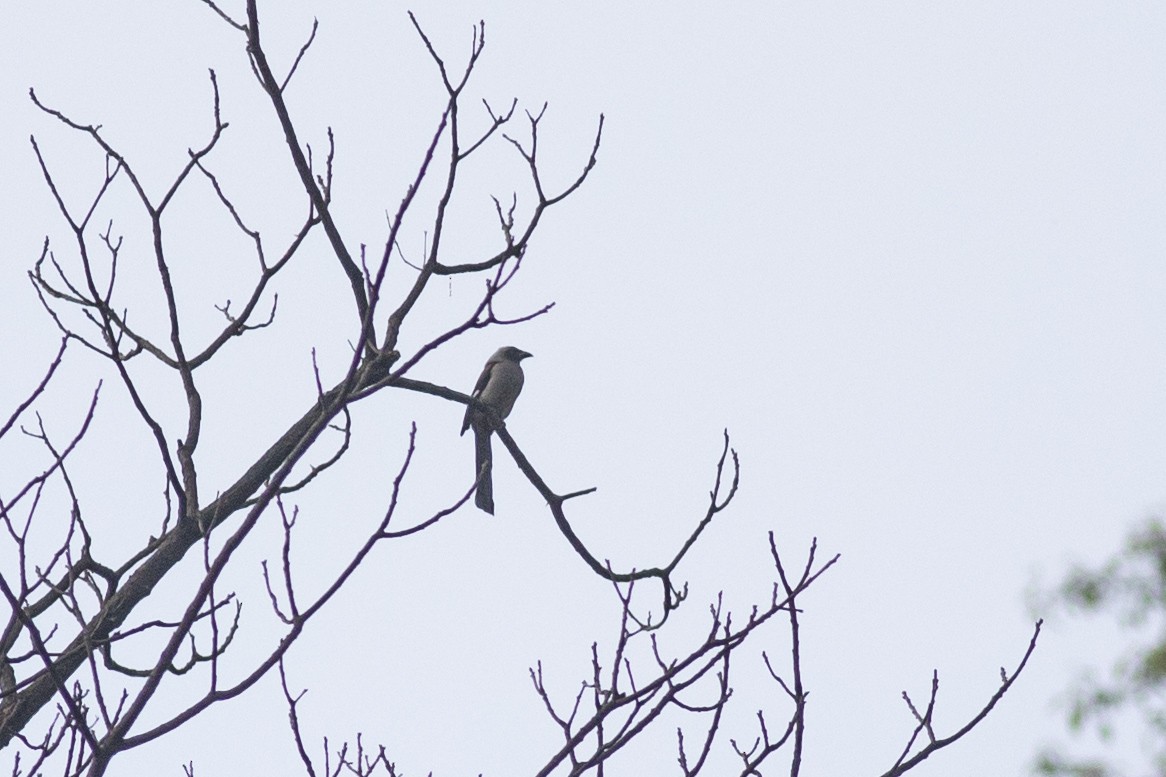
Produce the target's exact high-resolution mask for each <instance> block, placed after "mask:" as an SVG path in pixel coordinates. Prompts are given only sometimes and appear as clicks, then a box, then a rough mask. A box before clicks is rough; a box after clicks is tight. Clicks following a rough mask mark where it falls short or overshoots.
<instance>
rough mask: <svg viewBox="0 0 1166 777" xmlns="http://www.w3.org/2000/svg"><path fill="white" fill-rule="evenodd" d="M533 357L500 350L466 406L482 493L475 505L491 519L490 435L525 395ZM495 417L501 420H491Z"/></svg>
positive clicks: (465, 426)
mask: <svg viewBox="0 0 1166 777" xmlns="http://www.w3.org/2000/svg"><path fill="white" fill-rule="evenodd" d="M529 357H530V354H529V353H527V352H526V351H523V350H521V349H519V348H515V347H514V346H513V345H508V346H505V347H503V348H499V349H498V350H497V351H495V352H494V355H493V356H491V357H490V358H489V359H488V360H487V361H486V366H485V367H484V368H483V369H482V374H481V375H480V376H479V377H478V382H477V384H475V385H474V391H473V393H472V394H470V396H471V397H472V398H473V399H475V400H476V402H475V403H471V404H469V405H467V406H466V417H465V420H463V421H462V434H465V433H466V430H467V429H469V428H470V427H471V426H472V427H474V450H475V452H476V454H477V455H476V456H475V461H476V463H477V469H476V470H475V473H476V475H477V478H478V490H477V492H476V493H475V494H474V504H476V505H477V506H478V507H479V508H481V509H482V510H485V511H486V512H488V513H489V514H490V515H493V514H494V482H493V474H492V472H491V469H492V467H493V453H492V452H491V450H490V435H491V434H492V433H493V432H494V429H495V427H496V425H497V424H499V423H500V422H501V421H502V419H503V418H505V417H506V416H508V415H510V410H511V409H512V408H513V407H514V400H516V399H518V394H519V393H520V392H521V391H522V382H523V375H522V366H521V365H520V364H519V362H521V361H522V360H523V359H526V358H529ZM491 415H494V416H497V417H496V418H491Z"/></svg>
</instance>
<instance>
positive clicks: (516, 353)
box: [494, 345, 531, 362]
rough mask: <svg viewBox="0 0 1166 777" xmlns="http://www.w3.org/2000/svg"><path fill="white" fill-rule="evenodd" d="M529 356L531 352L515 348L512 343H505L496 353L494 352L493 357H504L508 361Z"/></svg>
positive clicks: (519, 359)
mask: <svg viewBox="0 0 1166 777" xmlns="http://www.w3.org/2000/svg"><path fill="white" fill-rule="evenodd" d="M530 356H531V354H529V353H527V352H526V351H524V350H522V349H521V348H515V347H514V346H513V345H507V346H504V347H502V348H499V349H498V353H496V354H494V358H496V359H505V360H506V361H508V362H520V361H522V360H523V359H527V358H529V357H530Z"/></svg>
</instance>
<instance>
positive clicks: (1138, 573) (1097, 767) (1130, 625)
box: [1034, 518, 1166, 777]
mask: <svg viewBox="0 0 1166 777" xmlns="http://www.w3.org/2000/svg"><path fill="white" fill-rule="evenodd" d="M1047 604H1049V605H1053V606H1056V605H1063V606H1065V607H1067V609H1068V610H1069V611H1070V612H1075V613H1078V614H1085V615H1093V616H1101V617H1107V618H1109V617H1112V618H1115V619H1116V620H1117V622H1118V623H1119V624H1121V625H1122V627H1123V628H1125V629H1127V630H1128V631H1130V632H1131V636H1132V638H1133V639H1132V640H1131V647H1129V648H1128V649H1127V650H1126V651H1125V652H1124V653H1123V654H1122V655H1121V656H1120V657H1119V659H1118V660H1117V661H1116V662H1115V664H1114V665H1113V666H1112V667H1111V668H1110V669H1109V671H1108V673H1107V674H1106V676H1105V677H1103V678H1101V679H1099V678H1097V677H1096V676H1094V675H1087V676H1085V677H1083V678H1082V679H1081V680H1080V681H1079V682H1078V684H1077V686H1076V688H1074V689H1073V690H1072V692H1071V696H1070V701H1069V705H1068V706H1069V710H1068V723H1069V727H1070V729H1071V730H1073V731H1074V732H1078V733H1080V732H1082V731H1085V730H1092V731H1093V732H1094V733H1096V734H1097V735H1098V736H1099V737H1100V738H1101V739H1102V740H1103V741H1105V740H1111V739H1112V738H1113V737H1114V736H1115V734H1116V733H1117V730H1118V726H1119V725H1122V726H1127V725H1129V721H1131V720H1140V722H1141V723H1142V724H1143V725H1144V726H1145V728H1146V730H1147V731H1148V733H1149V735H1150V736H1148V737H1145V740H1146V741H1147V742H1150V743H1152V744H1150V745H1148V746H1149V749H1150V751H1151V761H1152V762H1153V763H1154V766H1153V767H1152V768H1154V769H1155V771H1154V773H1155V774H1158V775H1166V526H1164V525H1163V522H1162V521H1161V520H1160V519H1158V518H1154V519H1151V520H1149V521H1147V522H1146V523H1145V524H1144V525H1141V526H1139V527H1137V528H1136V529H1135V530H1134V531H1133V532H1131V534H1130V535H1129V537H1128V538H1127V540H1126V542H1125V545H1124V547H1123V548H1122V549H1121V550H1120V551H1119V552H1118V553H1117V555H1115V556H1114V557H1113V558H1111V559H1110V560H1109V561H1107V562H1106V563H1105V564H1103V565H1102V566H1101V567H1100V568H1099V569H1095V570H1091V569H1086V568H1084V567H1075V568H1073V569H1072V570H1071V571H1070V572H1069V574H1068V575H1067V576H1066V578H1065V581H1064V582H1063V583H1062V584H1061V585H1060V586H1059V587H1058V588H1057V589H1056V590H1055V591H1054V592H1053V593H1052V596H1051V597H1050V598H1049V601H1048V602H1047ZM1127 713H1132V715H1131V714H1127ZM1034 772H1035V773H1036V774H1041V775H1056V776H1057V777H1116V775H1118V774H1119V773H1118V772H1117V771H1115V770H1114V768H1113V767H1112V766H1111V765H1107V764H1106V763H1105V762H1104V761H1102V760H1097V759H1089V760H1080V761H1079V760H1073V759H1070V758H1069V757H1067V756H1065V755H1064V754H1062V753H1060V752H1057V751H1054V750H1049V751H1046V752H1044V753H1042V754H1041V755H1040V756H1038V758H1037V761H1036V765H1035V767H1034Z"/></svg>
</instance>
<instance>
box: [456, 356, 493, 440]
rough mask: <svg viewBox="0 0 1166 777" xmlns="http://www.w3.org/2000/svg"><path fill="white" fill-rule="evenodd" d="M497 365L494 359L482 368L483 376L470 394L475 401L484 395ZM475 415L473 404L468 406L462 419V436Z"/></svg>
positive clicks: (479, 377)
mask: <svg viewBox="0 0 1166 777" xmlns="http://www.w3.org/2000/svg"><path fill="white" fill-rule="evenodd" d="M495 364H497V362H496V361H494V359H490V361H488V362H486V366H485V367H483V368H482V374H481V375H479V376H478V382H477V383H475V384H474V390H473V391H471V392H470V396H471V397H473V398H474V399H477V398H478V395H479V394H481V393H482V389H484V388H486V384H487V383H489V382H490V374H491V373H492V372H493V371H494V365H495ZM473 415H474V406H473V405H472V404H468V405H466V415H465V417H464V418H463V419H462V431H461V433H462V434H465V433H466V430H467V429H469V428H470V419H471V418H473Z"/></svg>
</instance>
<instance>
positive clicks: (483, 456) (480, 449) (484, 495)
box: [474, 429, 494, 515]
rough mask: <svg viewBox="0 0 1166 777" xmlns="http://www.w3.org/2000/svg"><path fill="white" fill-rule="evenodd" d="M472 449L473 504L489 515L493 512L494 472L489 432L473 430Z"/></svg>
mask: <svg viewBox="0 0 1166 777" xmlns="http://www.w3.org/2000/svg"><path fill="white" fill-rule="evenodd" d="M474 449H475V452H476V454H477V455H476V456H475V459H474V460H475V462H476V464H477V470H476V471H477V475H478V490H477V492H476V493H475V494H474V504H476V505H477V506H478V507H479V508H480V509H482V510H485V511H486V512H488V513H489V514H490V515H493V514H494V473H493V472H492V471H491V470H492V469H493V453H492V452H491V451H490V432H488V431H486V430H484V429H475V430H474Z"/></svg>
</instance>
